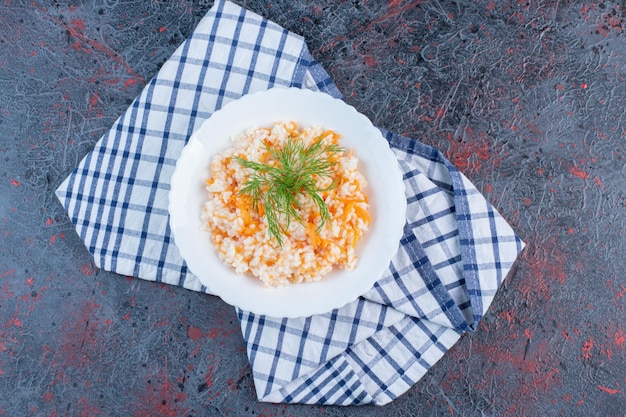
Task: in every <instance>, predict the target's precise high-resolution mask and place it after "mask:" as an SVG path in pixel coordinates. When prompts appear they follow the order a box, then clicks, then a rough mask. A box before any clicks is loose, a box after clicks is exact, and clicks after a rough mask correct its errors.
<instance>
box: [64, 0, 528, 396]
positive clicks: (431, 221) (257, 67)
mask: <svg viewBox="0 0 626 417" xmlns="http://www.w3.org/2000/svg"><path fill="white" fill-rule="evenodd" d="M279 85H283V86H296V87H301V88H310V89H314V90H321V91H324V92H326V93H328V94H330V95H332V96H334V97H341V96H340V93H339V91H338V90H337V88H336V86H335V84H334V83H333V82H332V80H330V79H329V77H328V74H327V73H326V72H325V71H324V70H323V68H321V66H320V65H319V64H318V63H317V62H315V60H314V59H313V58H312V57H311V55H310V54H309V52H308V50H307V47H306V45H305V42H304V40H303V39H302V38H301V37H300V36H297V35H294V34H293V33H289V32H288V31H286V30H285V29H283V28H282V27H280V26H279V25H277V24H275V23H273V22H270V21H268V20H266V19H263V18H262V17H260V16H258V15H256V14H254V13H252V12H250V11H247V10H245V9H243V8H241V7H239V6H237V5H235V4H233V3H230V2H226V1H217V2H216V3H215V5H214V6H213V7H212V9H211V10H210V11H209V12H208V14H207V15H206V16H205V18H204V19H203V20H202V21H201V22H200V23H199V25H198V27H197V28H196V30H195V31H194V33H193V34H192V35H191V37H190V38H189V39H188V40H186V41H185V42H184V43H183V44H182V45H181V46H180V47H179V48H178V49H177V50H176V52H175V53H174V54H173V56H172V57H171V58H170V59H169V60H168V61H167V62H166V63H165V64H164V65H163V67H162V68H161V70H160V71H159V72H158V74H157V75H156V76H155V77H154V78H153V79H152V80H151V81H150V82H149V83H148V84H147V85H146V87H145V89H144V90H143V92H142V93H141V95H140V96H139V97H137V99H135V101H134V102H133V103H132V105H131V106H130V107H129V109H128V110H127V111H126V112H125V113H124V114H122V116H121V117H120V118H119V119H118V120H117V121H116V122H115V124H114V125H113V127H112V129H111V130H110V131H109V132H108V133H107V134H105V135H104V136H103V137H102V138H101V139H100V140H99V141H98V142H97V143H96V145H95V148H94V150H93V151H92V152H90V153H89V154H87V155H86V156H85V158H84V159H83V160H82V161H81V162H80V164H79V165H78V167H77V168H76V169H75V170H74V171H73V172H72V173H71V175H70V176H69V177H68V178H67V179H66V180H65V181H64V182H63V183H62V184H61V185H60V186H59V188H58V189H57V191H56V194H57V196H58V198H59V200H60V201H61V202H62V204H63V205H64V207H65V209H66V210H67V212H68V214H69V217H70V219H71V221H72V222H73V223H74V224H75V226H76V230H77V232H78V234H79V235H80V237H81V238H82V240H83V241H84V242H85V245H86V247H87V248H88V249H89V251H90V252H91V254H93V257H94V260H95V263H96V265H97V266H98V267H99V268H102V269H105V270H108V271H113V272H117V273H119V274H122V275H130V276H134V277H138V278H142V279H146V280H151V281H159V282H164V283H168V284H172V285H179V286H182V287H185V288H188V289H190V290H194V291H204V292H206V288H203V286H202V285H201V284H200V282H199V281H198V279H197V278H196V277H195V276H193V275H192V274H190V273H189V271H188V270H187V267H186V265H185V263H184V261H183V259H182V258H181V257H180V254H179V253H178V251H177V249H176V246H175V245H174V242H173V240H172V237H171V233H170V230H169V227H168V213H167V206H168V201H167V199H168V190H169V181H170V177H171V175H172V172H173V170H174V166H175V162H176V159H177V157H178V156H179V154H180V152H181V150H182V148H183V146H184V145H185V143H186V141H187V140H188V138H189V136H190V135H191V133H192V132H193V131H194V129H196V128H197V127H198V126H199V125H200V123H201V122H202V121H203V120H205V119H206V118H208V117H209V116H210V115H211V114H212V113H213V112H214V111H215V110H217V109H219V108H220V107H221V106H223V105H224V104H225V103H227V102H228V101H230V100H234V99H237V98H239V97H241V96H243V95H244V94H247V93H249V92H253V91H258V90H264V89H267V88H270V87H272V86H279ZM383 135H384V136H385V137H386V138H387V140H389V142H390V144H391V147H392V149H393V151H394V152H395V154H396V156H397V158H398V160H399V162H400V166H401V168H402V170H403V171H404V181H405V185H406V194H407V195H406V198H407V202H408V208H407V219H406V226H405V229H404V237H403V238H402V241H401V245H400V249H399V250H398V253H397V254H396V256H395V257H394V258H393V260H392V262H391V264H390V265H389V268H388V269H387V271H386V272H385V274H384V275H383V276H382V277H380V279H379V280H378V282H377V283H376V284H375V286H374V287H373V288H372V289H371V290H370V291H369V292H367V293H366V294H364V295H363V296H362V297H360V298H359V299H358V300H356V301H354V302H352V303H350V304H348V305H346V306H345V307H343V308H340V309H337V310H334V311H332V312H330V313H327V314H323V315H317V316H313V317H307V318H301V319H275V318H270V317H263V316H256V315H253V314H250V313H248V312H245V311H238V315H239V318H240V320H241V328H242V332H243V336H244V338H245V340H246V343H247V348H248V356H249V359H250V363H251V365H252V370H253V375H254V381H255V387H256V390H257V394H258V398H259V400H260V401H267V402H289V403H315V404H341V405H351V404H385V403H388V402H389V401H391V400H393V399H394V398H396V397H398V396H399V395H401V394H402V393H403V392H405V391H406V390H407V389H409V388H410V387H411V386H412V385H413V384H414V383H415V382H416V381H418V380H419V379H420V378H421V377H422V376H423V375H424V374H425V373H426V371H427V370H428V369H429V368H430V367H431V366H432V365H433V364H434V363H435V362H437V361H438V360H439V359H440V358H441V357H442V356H443V355H444V354H445V353H446V351H447V350H448V349H450V347H452V345H453V344H454V343H455V342H456V341H457V340H458V339H459V337H460V336H461V334H463V333H464V332H468V331H469V332H471V331H474V330H475V329H476V326H477V323H478V321H479V320H480V318H481V317H482V316H483V314H484V313H485V312H486V310H487V308H488V307H489V305H490V303H491V301H492V299H493V297H494V295H495V293H496V291H497V290H498V287H499V286H500V284H501V283H502V280H503V279H504V278H505V276H506V275H507V273H508V271H509V270H510V269H511V267H512V265H513V262H514V261H515V259H516V258H517V255H518V254H519V252H520V251H521V250H522V248H523V246H524V244H523V242H522V241H521V240H520V239H519V238H518V237H517V236H516V235H515V233H514V231H513V230H512V229H511V227H510V226H509V225H508V224H507V223H506V221H505V220H504V219H503V218H502V217H501V216H500V215H499V214H498V212H497V211H496V210H494V208H493V207H492V206H491V205H490V204H489V203H488V202H487V201H486V200H485V198H484V197H483V196H482V195H481V194H480V193H479V192H478V191H477V189H476V188H475V187H474V185H472V183H471V182H470V181H469V180H468V179H467V178H466V177H465V176H463V174H462V173H460V172H459V171H458V170H457V169H456V168H455V167H454V166H453V165H452V164H451V163H450V162H449V161H447V160H446V159H445V158H444V156H443V155H442V154H441V153H440V152H439V151H437V150H436V149H433V148H431V147H429V146H426V145H424V144H421V143H419V142H417V141H414V140H409V139H407V138H404V137H401V136H398V135H396V134H393V133H390V132H386V131H383Z"/></svg>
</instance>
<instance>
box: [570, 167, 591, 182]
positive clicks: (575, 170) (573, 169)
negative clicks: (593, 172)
mask: <svg viewBox="0 0 626 417" xmlns="http://www.w3.org/2000/svg"><path fill="white" fill-rule="evenodd" d="M569 172H570V173H571V174H572V175H573V176H575V177H578V178H582V179H584V180H586V179H587V178H589V174H588V173H587V172H585V171H582V170H580V169H578V168H576V167H571V168H570V170H569Z"/></svg>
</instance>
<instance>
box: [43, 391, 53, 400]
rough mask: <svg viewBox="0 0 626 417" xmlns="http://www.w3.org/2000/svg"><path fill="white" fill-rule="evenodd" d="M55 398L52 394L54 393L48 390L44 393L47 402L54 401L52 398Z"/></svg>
mask: <svg viewBox="0 0 626 417" xmlns="http://www.w3.org/2000/svg"><path fill="white" fill-rule="evenodd" d="M53 398H54V396H53V395H52V393H51V392H50V391H48V392H46V393H45V394H44V395H43V399H44V401H45V402H47V403H49V402H50V401H52V399H53Z"/></svg>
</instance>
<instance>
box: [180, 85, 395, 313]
mask: <svg viewBox="0 0 626 417" xmlns="http://www.w3.org/2000/svg"><path fill="white" fill-rule="evenodd" d="M287 120H294V121H296V122H297V123H298V124H299V125H301V126H311V125H319V126H322V127H323V128H326V129H332V130H334V131H336V132H337V133H339V134H341V135H342V139H341V140H340V142H339V144H340V145H341V146H343V147H345V148H346V149H354V152H355V154H356V156H357V157H358V158H359V161H360V162H359V163H360V166H359V170H360V171H361V172H362V173H363V174H364V176H365V178H366V180H367V183H368V187H367V188H366V191H367V194H368V197H369V202H370V210H369V211H370V215H371V223H370V226H369V230H368V231H367V232H366V233H365V235H364V236H363V237H362V238H361V240H360V241H359V244H358V246H357V254H358V256H359V262H358V265H357V267H356V269H355V270H353V271H344V270H333V271H332V272H331V273H330V274H328V275H326V276H325V277H324V278H323V279H322V280H321V281H319V282H315V283H306V284H294V285H290V286H287V287H282V288H265V287H264V286H263V284H262V283H261V281H259V280H258V279H256V278H255V277H252V276H249V275H240V274H237V273H236V272H235V271H234V269H232V268H231V267H230V266H228V265H225V264H224V263H222V261H221V260H220V259H219V257H218V255H217V251H216V250H215V248H214V247H213V245H212V243H211V237H210V234H209V232H206V231H204V230H203V229H202V224H201V221H200V212H201V209H202V206H203V204H204V202H205V201H206V199H207V192H206V190H205V185H204V181H205V179H206V178H208V177H209V166H210V161H211V158H212V156H213V155H214V154H216V153H218V152H221V151H223V150H224V149H227V148H229V147H230V146H231V142H230V139H231V137H232V136H234V135H235V134H238V133H240V132H242V131H244V130H245V129H247V128H250V127H260V126H271V125H272V124H274V123H275V122H279V121H287ZM169 199H170V201H169V214H170V226H171V229H172V233H173V235H174V242H175V244H176V246H177V247H178V249H179V250H180V254H181V256H182V257H183V259H184V260H185V261H186V263H187V266H188V267H189V270H190V271H191V272H192V273H193V274H194V275H196V276H197V277H198V279H199V280H200V282H201V283H202V284H203V285H205V286H206V287H207V288H208V290H209V291H210V292H211V293H213V294H215V295H218V296H219V297H221V298H222V299H223V300H224V301H225V302H227V303H229V304H231V305H233V306H236V307H239V308H241V309H243V310H247V311H250V312H253V313H256V314H262V315H268V316H272V317H290V318H293V317H307V316H310V315H313V314H321V313H326V312H328V311H331V310H333V309H335V308H338V307H342V306H344V305H345V304H347V303H349V302H351V301H353V300H355V299H356V298H358V297H359V296H360V295H361V294H363V293H365V292H366V291H367V290H369V289H370V288H371V287H372V286H373V285H374V282H375V281H376V280H377V279H378V278H380V277H381V275H382V274H383V272H384V271H385V269H386V268H387V266H388V265H389V262H390V260H391V258H392V256H393V255H394V254H395V252H396V251H397V249H398V244H399V241H400V238H401V237H402V231H403V227H404V223H405V211H406V198H405V194H404V183H403V182H402V173H401V171H400V168H399V166H398V162H397V160H396V158H395V156H394V154H393V153H392V151H391V149H390V148H389V145H388V142H387V141H386V140H385V138H384V137H383V136H382V134H381V133H380V131H379V130H378V129H377V128H375V127H374V126H373V125H372V123H371V122H370V121H369V119H368V118H367V117H366V116H364V115H362V114H360V113H358V112H357V111H356V110H355V109H354V107H351V106H349V105H348V104H346V103H345V102H343V101H341V100H337V99H335V98H332V97H331V96H329V95H328V94H325V93H321V92H314V91H311V90H304V89H298V88H272V89H270V90H267V91H263V92H258V93H252V94H248V95H246V96H244V97H242V98H240V99H238V100H235V101H232V102H230V103H228V104H226V105H225V106H224V107H223V108H222V109H220V110H219V111H217V112H215V113H213V115H211V117H210V118H209V119H207V120H206V121H204V122H203V123H202V125H201V126H200V127H199V128H198V129H197V130H196V131H195V132H194V133H193V134H192V136H191V138H190V139H189V142H188V143H187V145H186V146H185V148H184V149H183V151H182V153H181V155H180V158H179V159H178V161H177V164H176V169H175V171H174V174H173V175H172V179H171V189H170V193H169Z"/></svg>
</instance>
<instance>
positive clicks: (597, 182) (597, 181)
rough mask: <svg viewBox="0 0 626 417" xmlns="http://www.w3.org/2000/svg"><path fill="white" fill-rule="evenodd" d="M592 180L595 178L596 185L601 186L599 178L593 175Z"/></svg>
mask: <svg viewBox="0 0 626 417" xmlns="http://www.w3.org/2000/svg"><path fill="white" fill-rule="evenodd" d="M594 180H595V182H596V184H597V185H598V187H600V188H602V181H600V178H598V177H595V178H594Z"/></svg>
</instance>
